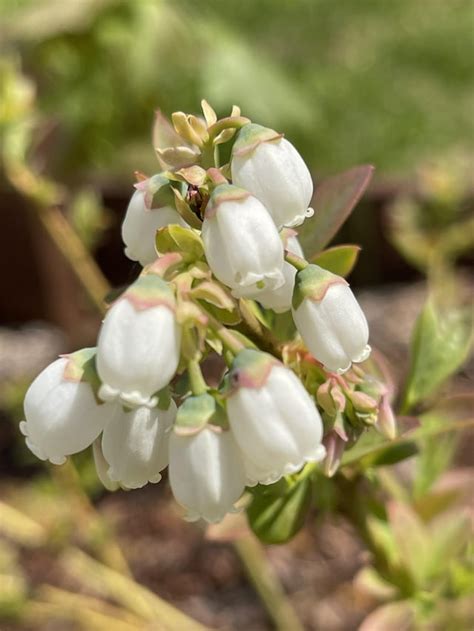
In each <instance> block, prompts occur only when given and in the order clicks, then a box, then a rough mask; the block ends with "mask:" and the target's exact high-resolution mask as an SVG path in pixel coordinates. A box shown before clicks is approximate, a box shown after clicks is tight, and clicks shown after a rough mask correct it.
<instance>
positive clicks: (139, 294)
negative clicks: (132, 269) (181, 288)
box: [117, 270, 176, 312]
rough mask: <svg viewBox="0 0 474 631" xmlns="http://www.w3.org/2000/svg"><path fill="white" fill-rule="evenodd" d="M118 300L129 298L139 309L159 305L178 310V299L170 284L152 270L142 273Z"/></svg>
mask: <svg viewBox="0 0 474 631" xmlns="http://www.w3.org/2000/svg"><path fill="white" fill-rule="evenodd" d="M118 300H128V301H129V302H130V303H131V304H132V305H133V306H134V308H135V309H136V310H137V311H142V310H144V309H150V308H152V307H157V306H159V305H162V306H164V307H167V308H168V309H170V310H171V311H173V312H175V311H176V300H175V297H174V293H173V291H172V289H171V287H170V285H168V283H166V282H165V281H164V280H163V279H162V278H160V277H159V276H157V275H156V274H153V273H151V271H150V270H146V271H145V273H144V274H141V275H140V276H139V277H138V278H137V280H136V281H135V282H134V283H133V284H132V285H130V287H129V288H128V289H127V291H125V292H124V293H123V294H122V295H121V296H120V297H119V299H118ZM117 302H118V301H117Z"/></svg>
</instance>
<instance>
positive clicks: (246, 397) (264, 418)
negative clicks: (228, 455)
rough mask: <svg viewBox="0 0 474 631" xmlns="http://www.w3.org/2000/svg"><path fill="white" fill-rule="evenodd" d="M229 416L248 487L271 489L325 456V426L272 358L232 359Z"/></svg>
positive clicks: (246, 353)
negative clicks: (258, 484) (268, 485)
mask: <svg viewBox="0 0 474 631" xmlns="http://www.w3.org/2000/svg"><path fill="white" fill-rule="evenodd" d="M230 377H231V388H232V391H231V393H230V394H229V396H228V399H227V413H228V416H229V422H230V426H231V429H232V432H233V434H234V436H235V439H236V441H237V443H238V445H239V447H240V449H241V451H242V453H243V456H244V462H245V468H246V472H247V478H248V484H255V483H256V482H260V483H261V484H272V483H273V482H276V481H277V480H279V479H280V478H281V477H282V476H284V475H287V474H290V473H294V472H295V471H298V470H299V469H301V468H302V467H303V466H304V464H305V463H306V462H310V461H313V462H317V461H319V460H321V459H322V458H323V457H324V454H325V449H324V447H323V446H322V444H321V439H322V431H323V426H322V421H321V417H320V416H319V412H318V410H317V408H316V406H315V404H314V401H313V400H312V398H311V397H310V395H309V394H308V392H307V391H306V390H305V388H304V387H303V385H302V383H301V381H300V380H299V379H298V377H297V376H296V375H295V374H294V373H293V372H292V371H291V370H289V369H288V368H286V367H285V366H283V364H281V363H280V362H278V361H277V360H276V359H275V358H274V357H272V356H271V355H267V354H266V353H261V352H260V351H254V350H251V349H246V350H243V351H241V352H240V353H239V354H238V355H237V357H236V358H235V360H234V363H233V365H232V369H231V373H230Z"/></svg>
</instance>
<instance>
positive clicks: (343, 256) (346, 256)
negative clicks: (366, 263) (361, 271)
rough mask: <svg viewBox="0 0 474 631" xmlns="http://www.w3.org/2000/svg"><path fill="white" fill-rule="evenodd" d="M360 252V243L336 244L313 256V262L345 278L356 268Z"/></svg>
mask: <svg viewBox="0 0 474 631" xmlns="http://www.w3.org/2000/svg"><path fill="white" fill-rule="evenodd" d="M359 253H360V247H359V246H358V245H336V246H334V247H333V248H328V249H327V250H324V251H323V252H319V254H316V256H313V257H312V259H311V263H316V265H319V266H320V267H323V268H324V269H327V270H329V271H330V272H332V273H333V274H337V275H338V276H344V278H345V277H346V276H348V275H349V274H350V273H351V271H352V270H353V269H354V266H355V264H356V263H357V259H358V258H359Z"/></svg>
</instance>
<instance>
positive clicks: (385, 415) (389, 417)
mask: <svg viewBox="0 0 474 631" xmlns="http://www.w3.org/2000/svg"><path fill="white" fill-rule="evenodd" d="M376 427H377V429H378V430H379V431H380V433H381V434H383V435H384V436H385V437H386V438H388V439H389V440H394V439H395V438H396V437H397V419H396V418H395V414H394V413H393V409H392V406H391V405H390V401H389V397H388V395H387V394H385V395H383V396H382V399H381V402H380V406H379V413H378V418H377V424H376Z"/></svg>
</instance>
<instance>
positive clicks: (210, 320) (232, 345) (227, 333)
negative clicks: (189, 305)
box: [196, 303, 245, 355]
mask: <svg viewBox="0 0 474 631" xmlns="http://www.w3.org/2000/svg"><path fill="white" fill-rule="evenodd" d="M196 304H197V303H196ZM199 307H200V308H201V309H202V311H203V313H204V314H205V315H206V318H207V324H208V326H209V328H210V329H212V330H213V331H214V333H215V334H216V335H217V337H218V338H219V339H220V340H221V342H222V343H223V345H224V347H225V348H226V349H227V350H229V351H230V352H231V353H232V354H233V355H237V354H238V353H240V351H241V350H243V349H244V348H245V344H244V343H243V342H242V341H241V340H240V339H239V338H238V337H237V336H236V335H234V333H233V332H232V331H231V330H230V329H228V328H226V327H225V326H224V325H223V324H222V322H219V320H217V319H216V318H215V317H214V316H213V315H211V314H210V313H209V312H208V311H206V310H205V309H204V308H203V307H202V305H199Z"/></svg>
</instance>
